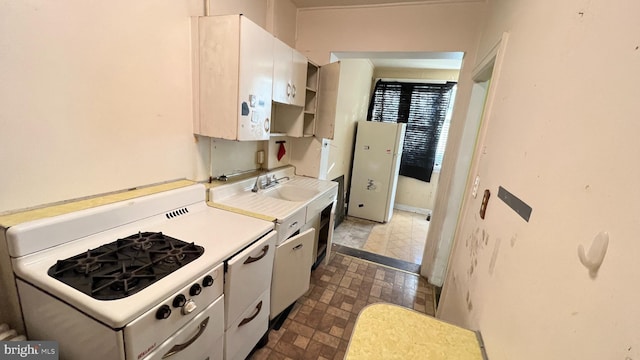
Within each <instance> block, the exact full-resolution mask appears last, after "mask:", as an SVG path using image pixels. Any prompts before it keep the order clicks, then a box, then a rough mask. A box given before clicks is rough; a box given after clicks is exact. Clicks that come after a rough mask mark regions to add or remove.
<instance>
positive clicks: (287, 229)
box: [276, 208, 306, 244]
mask: <svg viewBox="0 0 640 360" xmlns="http://www.w3.org/2000/svg"><path fill="white" fill-rule="evenodd" d="M305 216H306V209H305V208H302V209H300V210H298V211H296V212H295V213H293V215H291V216H289V217H287V218H286V219H284V221H283V222H282V223H277V224H276V230H277V231H278V244H282V243H283V242H284V241H285V240H287V239H288V238H289V237H290V236H291V235H292V234H293V233H295V232H296V231H297V230H298V229H300V228H301V227H302V225H304V223H305Z"/></svg>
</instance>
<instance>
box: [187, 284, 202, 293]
mask: <svg viewBox="0 0 640 360" xmlns="http://www.w3.org/2000/svg"><path fill="white" fill-rule="evenodd" d="M201 291H202V287H201V286H200V284H193V285H191V289H189V295H191V296H196V295H198V294H200V292H201Z"/></svg>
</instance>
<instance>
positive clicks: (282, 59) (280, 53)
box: [273, 39, 292, 104]
mask: <svg viewBox="0 0 640 360" xmlns="http://www.w3.org/2000/svg"><path fill="white" fill-rule="evenodd" d="M291 51H292V50H291V48H290V47H289V45H287V44H285V43H283V42H282V41H280V40H278V39H274V41H273V101H276V102H279V103H283V104H288V103H289V97H290V96H291V93H292V87H291Z"/></svg>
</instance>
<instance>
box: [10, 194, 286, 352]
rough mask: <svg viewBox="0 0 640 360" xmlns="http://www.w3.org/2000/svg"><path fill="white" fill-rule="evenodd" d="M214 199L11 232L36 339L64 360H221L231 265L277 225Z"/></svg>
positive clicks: (159, 199) (102, 211)
mask: <svg viewBox="0 0 640 360" xmlns="http://www.w3.org/2000/svg"><path fill="white" fill-rule="evenodd" d="M205 196H206V191H205V188H204V186H203V185H192V186H188V187H185V188H180V189H176V190H171V191H166V192H162V193H158V194H153V195H148V196H143V197H139V198H136V199H132V200H127V201H122V202H117V203H114V204H110V205H105V206H99V207H95V208H92V209H87V210H81V211H78V212H73V213H69V214H65V215H61V216H56V217H52V218H46V219H41V220H36V221H32V222H27V223H23V224H19V225H16V226H13V227H10V228H9V229H8V230H7V232H6V238H7V241H8V247H9V253H10V255H11V257H12V262H13V268H14V272H15V275H16V278H17V286H18V292H19V295H20V299H21V301H20V303H21V306H22V310H23V317H24V320H25V325H26V328H27V335H28V336H29V338H30V339H33V340H36V339H37V340H56V341H58V342H59V343H60V352H61V358H64V359H87V358H95V359H126V360H131V359H136V360H138V359H143V358H144V359H156V358H158V359H159V358H168V357H170V358H171V359H195V360H204V359H217V358H221V357H222V347H223V345H222V341H223V334H224V331H225V329H226V326H225V324H224V318H225V313H224V307H225V305H224V296H223V288H224V284H223V282H224V275H225V274H224V267H223V264H224V262H225V261H226V260H227V259H229V258H231V257H232V256H233V255H234V254H236V253H238V252H239V251H240V250H242V249H244V248H246V247H248V246H249V245H251V244H252V243H254V242H255V241H256V240H259V239H263V238H269V237H272V238H273V237H274V236H273V234H270V235H269V236H267V234H269V233H272V230H273V228H274V224H273V223H271V222H268V221H263V220H260V219H255V218H251V217H247V216H243V215H239V214H234V213H231V212H226V211H222V210H218V209H214V208H211V207H209V206H207V204H206V202H205ZM273 241H275V240H273ZM260 246H261V247H260V248H259V249H256V250H255V252H256V253H258V254H261V253H260V252H261V251H263V252H264V254H265V255H266V254H267V252H268V250H266V249H268V245H264V247H262V246H263V245H260ZM271 259H272V257H271ZM267 261H268V260H267ZM269 276H270V275H269ZM258 310H259V309H258Z"/></svg>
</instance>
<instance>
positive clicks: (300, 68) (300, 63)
mask: <svg viewBox="0 0 640 360" xmlns="http://www.w3.org/2000/svg"><path fill="white" fill-rule="evenodd" d="M291 51H292V63H291V104H292V105H296V106H304V105H305V95H306V88H307V58H306V57H305V56H304V55H302V54H301V53H299V52H298V51H297V50H295V49H292V50H291Z"/></svg>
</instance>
